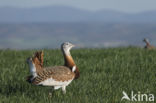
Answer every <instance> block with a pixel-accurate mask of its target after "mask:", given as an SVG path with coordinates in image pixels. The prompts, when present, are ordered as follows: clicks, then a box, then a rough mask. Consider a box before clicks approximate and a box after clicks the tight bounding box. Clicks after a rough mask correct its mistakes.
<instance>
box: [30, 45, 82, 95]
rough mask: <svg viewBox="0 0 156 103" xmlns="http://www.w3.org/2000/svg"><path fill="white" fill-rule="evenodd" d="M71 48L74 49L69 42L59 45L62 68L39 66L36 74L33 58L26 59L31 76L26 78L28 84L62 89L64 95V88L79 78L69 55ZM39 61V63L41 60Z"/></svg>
mask: <svg viewBox="0 0 156 103" xmlns="http://www.w3.org/2000/svg"><path fill="white" fill-rule="evenodd" d="M72 47H74V45H73V44H71V43H69V42H65V43H63V44H62V45H61V50H62V52H63V56H64V60H65V64H64V65H63V66H53V67H42V66H41V67H42V68H41V70H40V71H39V72H37V67H36V65H35V62H34V61H35V60H33V58H28V59H27V63H28V64H29V68H30V72H31V75H32V76H31V77H29V78H28V81H29V83H31V84H35V85H42V86H53V87H54V89H59V88H62V91H63V93H66V86H68V85H69V84H70V83H71V82H72V80H73V79H77V78H79V75H80V73H79V69H78V68H77V66H76V64H75V62H74V60H73V58H72V56H71V54H70V49H71V48H72ZM36 57H37V56H36ZM37 58H39V57H37ZM39 61H40V62H41V60H39ZM39 64H40V63H39Z"/></svg>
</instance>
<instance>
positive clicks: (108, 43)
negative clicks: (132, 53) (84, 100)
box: [0, 0, 156, 49]
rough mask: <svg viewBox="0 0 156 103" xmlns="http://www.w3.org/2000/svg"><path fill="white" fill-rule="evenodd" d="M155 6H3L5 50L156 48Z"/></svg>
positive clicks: (97, 2)
mask: <svg viewBox="0 0 156 103" xmlns="http://www.w3.org/2000/svg"><path fill="white" fill-rule="evenodd" d="M155 4H156V0H0V49H6V48H10V49H35V48H59V47H60V44H61V43H62V42H65V41H70V42H72V43H73V44H76V45H77V46H78V47H80V48H81V47H82V48H84V47H89V48H91V47H92V48H103V47H118V46H130V45H134V46H139V47H142V46H144V43H143V42H142V40H143V38H148V39H149V41H150V42H151V44H153V45H156V6H155Z"/></svg>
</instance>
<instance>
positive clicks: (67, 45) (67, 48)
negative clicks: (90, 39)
mask: <svg viewBox="0 0 156 103" xmlns="http://www.w3.org/2000/svg"><path fill="white" fill-rule="evenodd" d="M73 47H75V45H73V44H71V43H69V42H64V43H62V45H61V49H62V50H63V51H64V52H69V51H70V49H71V48H73Z"/></svg>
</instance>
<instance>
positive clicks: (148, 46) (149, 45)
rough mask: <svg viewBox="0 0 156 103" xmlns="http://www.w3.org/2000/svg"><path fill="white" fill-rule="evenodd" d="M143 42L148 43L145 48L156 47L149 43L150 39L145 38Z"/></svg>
mask: <svg viewBox="0 0 156 103" xmlns="http://www.w3.org/2000/svg"><path fill="white" fill-rule="evenodd" d="M143 42H145V43H146V45H145V47H144V48H145V49H148V50H152V49H155V47H154V46H153V45H151V44H150V43H149V41H148V39H146V38H144V40H143Z"/></svg>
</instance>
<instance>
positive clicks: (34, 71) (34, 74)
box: [29, 62, 37, 77]
mask: <svg viewBox="0 0 156 103" xmlns="http://www.w3.org/2000/svg"><path fill="white" fill-rule="evenodd" d="M29 68H30V73H31V75H32V76H33V77H36V76H37V73H36V67H35V64H33V63H32V62H29Z"/></svg>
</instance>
